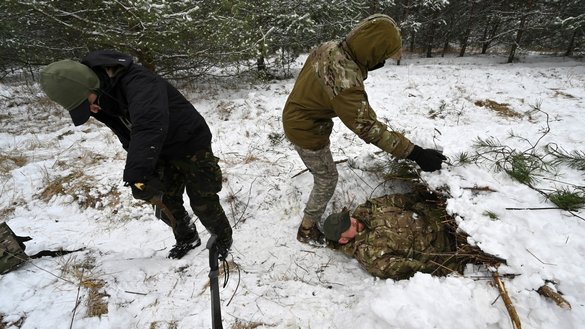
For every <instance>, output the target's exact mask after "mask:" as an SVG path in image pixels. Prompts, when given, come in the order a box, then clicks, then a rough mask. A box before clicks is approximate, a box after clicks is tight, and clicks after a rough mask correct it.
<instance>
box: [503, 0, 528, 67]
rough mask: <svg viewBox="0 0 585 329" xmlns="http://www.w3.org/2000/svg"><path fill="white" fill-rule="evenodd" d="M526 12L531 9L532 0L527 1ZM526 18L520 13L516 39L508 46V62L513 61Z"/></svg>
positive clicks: (526, 16)
mask: <svg viewBox="0 0 585 329" xmlns="http://www.w3.org/2000/svg"><path fill="white" fill-rule="evenodd" d="M527 7H528V8H527V10H526V11H527V12H529V11H530V9H532V0H529V1H528V4H527ZM527 19H528V15H522V18H521V19H520V26H518V32H516V39H515V40H514V43H513V44H512V48H510V55H508V63H512V62H513V61H514V56H515V55H516V49H518V45H520V41H521V40H522V35H524V27H525V26H526V20H527Z"/></svg>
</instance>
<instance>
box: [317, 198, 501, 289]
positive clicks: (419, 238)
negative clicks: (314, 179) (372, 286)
mask: <svg viewBox="0 0 585 329" xmlns="http://www.w3.org/2000/svg"><path fill="white" fill-rule="evenodd" d="M433 199H434V200H433ZM449 223H452V219H450V218H449V216H448V215H447V213H446V211H445V208H444V206H441V204H440V202H437V199H436V197H434V196H433V195H430V194H429V193H421V192H412V193H408V194H396V195H387V196H383V197H379V198H375V199H372V200H369V201H367V202H366V203H364V204H362V205H360V206H358V207H357V208H356V210H355V211H354V213H353V214H352V215H351V216H350V214H349V212H348V211H343V212H341V213H337V214H331V215H329V216H328V217H327V219H326V220H325V223H324V225H323V230H324V233H325V236H326V237H327V239H328V240H329V241H331V243H330V244H329V245H330V247H332V248H334V249H337V250H339V251H341V252H343V253H344V254H346V255H348V256H350V257H354V258H355V259H356V260H357V261H358V262H359V263H360V264H361V265H362V266H363V267H364V269H365V270H366V271H368V272H369V273H371V274H372V275H374V276H377V277H380V278H383V279H388V278H390V279H394V280H402V279H407V278H409V277H411V276H413V275H414V274H415V273H416V272H424V273H430V274H433V275H447V274H449V273H453V272H458V273H463V269H464V267H465V264H467V263H477V264H483V263H490V264H492V265H495V264H497V263H501V262H503V260H501V259H499V258H497V257H495V256H492V255H489V254H485V253H483V252H482V251H481V250H480V249H479V248H477V247H474V246H470V245H469V244H467V242H466V235H465V234H464V233H462V232H461V233H455V232H456V230H455V229H454V228H453V227H452V226H450V225H449Z"/></svg>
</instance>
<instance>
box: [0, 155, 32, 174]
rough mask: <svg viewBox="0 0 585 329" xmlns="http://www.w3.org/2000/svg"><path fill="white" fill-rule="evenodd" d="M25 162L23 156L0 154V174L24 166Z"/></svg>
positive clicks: (26, 160) (25, 159)
mask: <svg viewBox="0 0 585 329" xmlns="http://www.w3.org/2000/svg"><path fill="white" fill-rule="evenodd" d="M27 162H28V159H27V157H25V156H23V155H11V154H0V174H7V173H9V172H10V171H12V170H14V169H16V168H20V167H22V166H24V165H26V164H27Z"/></svg>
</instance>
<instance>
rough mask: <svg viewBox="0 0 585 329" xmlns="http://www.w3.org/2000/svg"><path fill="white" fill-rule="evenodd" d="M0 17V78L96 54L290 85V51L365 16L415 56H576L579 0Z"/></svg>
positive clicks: (123, 9) (282, 3) (50, 4)
mask: <svg viewBox="0 0 585 329" xmlns="http://www.w3.org/2000/svg"><path fill="white" fill-rule="evenodd" d="M0 13H2V14H1V15H2V19H1V20H0V79H4V78H6V77H8V76H11V75H12V73H15V72H18V73H22V72H30V73H34V72H35V71H36V68H38V67H39V66H42V65H45V64H48V63H50V62H52V61H55V60H57V59H62V58H80V57H82V56H84V55H85V54H87V53H88V52H89V51H92V50H96V49H106V48H107V49H116V50H119V51H121V52H126V53H129V54H131V55H133V56H134V57H135V58H136V59H137V61H138V62H139V63H140V64H142V65H145V66H147V67H149V68H151V69H152V70H154V71H156V72H157V73H159V74H160V75H162V76H165V77H167V78H175V79H186V80H190V81H193V80H197V79H198V78H201V77H209V76H214V77H222V76H229V77H231V76H234V75H238V76H246V75H248V76H251V77H253V78H258V77H260V78H268V79H272V78H290V77H292V72H291V67H290V64H291V63H292V62H293V61H294V60H295V59H296V58H297V57H298V55H299V54H301V53H306V52H308V51H309V50H310V49H311V48H312V47H314V46H316V45H318V44H319V43H321V42H323V41H327V40H335V39H341V38H342V37H343V36H344V35H345V34H346V33H347V32H348V31H349V30H350V29H351V28H352V27H353V26H354V25H355V24H356V23H357V22H359V21H360V20H361V19H363V18H365V17H367V16H368V15H370V14H373V13H383V14H387V15H389V16H391V17H393V18H394V19H395V20H396V22H397V23H398V25H399V26H400V28H401V31H402V36H403V48H404V50H405V51H407V52H410V53H418V54H421V56H423V57H432V56H441V55H443V56H444V55H445V54H447V53H449V54H453V53H456V54H457V55H458V56H465V55H469V54H479V53H481V54H485V53H488V52H497V53H499V54H506V55H507V58H508V62H509V63H511V62H514V61H515V60H516V59H517V58H518V56H519V54H520V53H522V52H528V51H531V52H534V51H536V52H539V53H546V54H555V55H559V56H582V55H583V54H585V33H584V29H585V1H582V0H449V1H447V0H294V1H292V0H288V1H286V0H245V1H242V0H195V1H193V0H189V1H187V0H166V1H165V0H163V1H154V0H133V1H129V0H103V1H77V0H56V1H54V0H4V1H2V2H1V3H0ZM228 67H229V68H230V69H229V70H227V69H221V68H228ZM218 68H220V69H219V70H218ZM23 69H25V70H23Z"/></svg>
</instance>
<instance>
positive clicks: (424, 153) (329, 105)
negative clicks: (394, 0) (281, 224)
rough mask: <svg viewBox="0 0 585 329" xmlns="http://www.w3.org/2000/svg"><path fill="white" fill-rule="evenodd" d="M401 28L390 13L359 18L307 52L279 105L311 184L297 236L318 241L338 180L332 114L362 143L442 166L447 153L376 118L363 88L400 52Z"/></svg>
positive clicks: (425, 165)
mask: <svg viewBox="0 0 585 329" xmlns="http://www.w3.org/2000/svg"><path fill="white" fill-rule="evenodd" d="M401 43H402V41H401V37H400V31H399V29H398V27H397V26H396V23H395V22H394V21H393V20H392V18H390V17H388V16H386V15H381V14H376V15H372V16H370V17H368V18H366V19H365V20H363V21H362V22H360V23H359V24H358V25H357V26H356V27H355V28H353V30H352V31H351V32H350V33H349V34H348V35H347V36H346V37H345V38H344V39H343V40H342V41H341V42H339V41H330V42H326V43H324V44H322V45H321V46H319V47H318V48H316V49H315V50H313V51H312V52H311V54H310V55H309V57H308V58H307V61H306V62H305V65H304V66H303V68H302V70H301V72H300V73H299V76H298V78H297V81H296V82H295V85H294V87H293V90H292V91H291V94H290V95H289V97H288V99H287V101H286V104H285V106H284V110H283V119H282V120H283V127H284V132H285V134H286V136H287V138H288V139H289V140H290V141H291V142H292V143H293V144H294V146H295V150H296V151H297V152H298V153H299V155H300V157H301V159H302V160H303V162H304V164H305V165H306V166H307V168H308V169H309V171H310V172H311V173H312V175H313V178H314V185H313V189H312V191H311V194H310V196H309V200H308V201H307V205H306V207H305V209H304V216H303V219H302V222H301V224H300V226H299V229H298V232H297V239H298V240H299V241H301V242H304V243H312V242H317V243H322V242H323V241H324V239H323V233H322V232H321V229H320V228H319V227H321V226H322V216H323V213H324V212H325V209H326V207H327V203H328V202H329V200H330V199H331V197H332V196H333V193H334V191H335V187H336V185H337V177H338V174H337V169H336V167H335V163H334V162H333V158H332V155H331V150H330V145H329V136H330V134H331V131H332V128H333V121H332V118H334V117H339V118H340V119H341V121H342V122H343V123H344V124H345V125H346V126H347V127H348V128H349V129H351V130H352V131H353V132H354V133H355V134H357V135H358V136H359V137H360V138H361V139H363V140H364V141H365V142H366V143H372V144H374V145H376V146H378V147H379V148H381V149H382V150H384V151H386V152H388V153H390V154H392V155H393V156H394V157H396V158H399V159H402V158H408V159H411V160H414V161H416V163H417V164H418V165H419V166H420V167H421V169H422V170H425V171H434V170H438V169H440V168H441V163H442V161H443V160H446V158H445V157H444V156H443V155H442V154H441V153H440V152H438V151H436V150H432V149H423V148H421V147H419V146H417V145H414V144H413V143H412V142H410V140H408V139H407V138H406V137H404V136H403V135H402V134H401V133H399V132H396V131H391V130H388V127H387V126H386V125H385V124H383V123H382V122H380V121H378V119H377V117H376V113H375V112H374V111H373V109H372V108H371V107H370V104H369V102H368V96H367V94H366V91H365V89H364V80H365V79H366V78H367V76H368V71H372V70H375V69H377V68H380V67H382V66H383V65H384V62H385V61H386V59H389V58H394V59H397V58H399V57H400V52H401Z"/></svg>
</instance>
